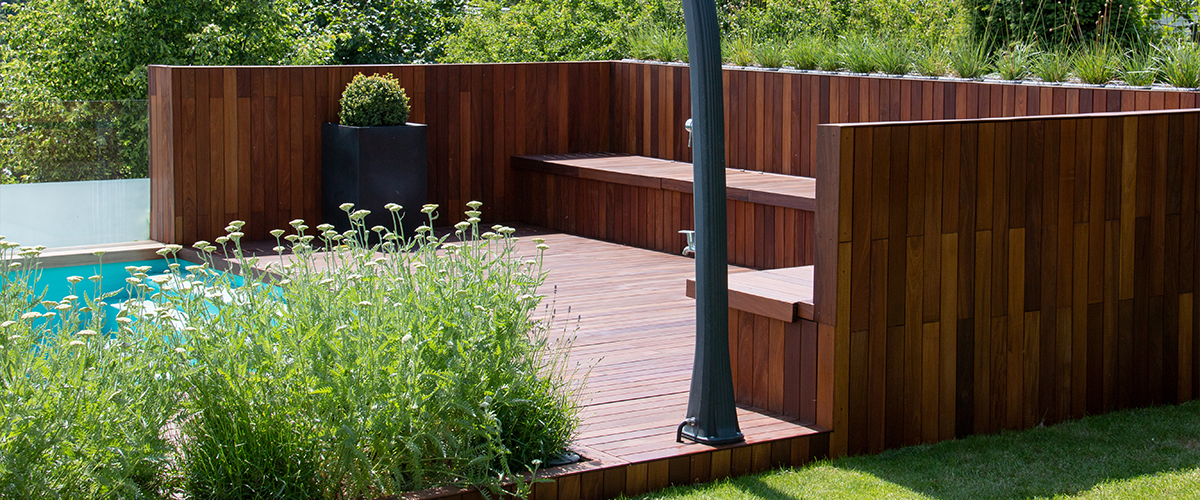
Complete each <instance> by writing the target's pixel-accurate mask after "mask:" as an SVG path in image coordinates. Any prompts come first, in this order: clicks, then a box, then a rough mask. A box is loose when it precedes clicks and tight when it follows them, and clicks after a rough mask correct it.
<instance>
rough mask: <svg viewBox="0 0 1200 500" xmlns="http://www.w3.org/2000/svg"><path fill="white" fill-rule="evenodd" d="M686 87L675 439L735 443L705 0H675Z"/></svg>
mask: <svg viewBox="0 0 1200 500" xmlns="http://www.w3.org/2000/svg"><path fill="white" fill-rule="evenodd" d="M683 19H684V22H685V23H686V24H687V39H688V60H689V61H690V62H689V63H688V67H689V69H690V73H691V88H692V118H693V119H692V135H693V139H694V140H693V142H692V144H693V146H692V168H693V179H694V181H695V182H694V184H693V197H694V200H695V212H696V359H695V362H694V363H693V365H692V387H691V393H690V395H689V396H688V409H687V420H685V421H684V423H683V424H682V425H681V434H682V436H683V437H686V438H688V439H691V440H693V441H696V442H699V443H704V444H712V445H716V444H724V443H734V442H738V441H741V440H743V439H744V438H743V436H742V431H741V429H739V428H738V422H737V411H736V408H735V407H734V401H733V373H732V371H731V370H730V367H729V332H728V329H729V276H728V269H729V268H728V256H727V254H726V247H725V245H726V243H725V239H726V232H725V100H724V99H725V98H724V91H723V89H722V84H721V28H720V25H718V24H717V6H716V4H715V3H714V2H713V0H683Z"/></svg>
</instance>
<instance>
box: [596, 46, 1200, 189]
mask: <svg viewBox="0 0 1200 500" xmlns="http://www.w3.org/2000/svg"><path fill="white" fill-rule="evenodd" d="M723 75H724V85H725V134H726V140H725V157H726V164H727V166H728V167H730V168H741V169H746V170H756V171H763V172H775V173H782V174H790V175H802V176H806V177H816V176H817V172H816V171H815V161H816V148H815V147H814V144H816V140H817V128H818V126H819V125H820V124H827V123H867V122H884V121H913V120H951V119H971V118H997V117H1016V116H1039V115H1061V114H1076V113H1100V112H1118V111H1145V110H1162V109H1187V108H1196V107H1197V106H1200V103H1197V100H1196V96H1197V94H1196V93H1195V92H1190V91H1172V90H1161V89H1158V90H1142V89H1112V88H1101V87H1095V88H1085V87H1075V86H1053V85H1021V84H1014V83H996V82H982V81H980V82H975V81H953V80H933V79H919V78H897V77H885V76H861V75H830V74H819V73H800V72H790V71H775V70H759V69H731V68H730V69H725V71H724V73H723ZM688 78H689V77H688V68H687V66H686V65H682V64H662V63H643V62H615V63H613V70H612V79H613V83H612V92H613V93H612V100H613V119H612V127H613V132H612V143H613V145H612V148H611V149H612V151H616V152H622V153H630V154H638V155H642V156H652V157H655V158H663V159H668V160H676V161H687V162H690V161H691V149H689V148H688V147H687V141H688V137H687V132H685V131H684V129H683V122H684V120H686V119H687V118H688V117H690V116H691V111H690V109H691V95H690V91H689V88H690V86H689V84H688Z"/></svg>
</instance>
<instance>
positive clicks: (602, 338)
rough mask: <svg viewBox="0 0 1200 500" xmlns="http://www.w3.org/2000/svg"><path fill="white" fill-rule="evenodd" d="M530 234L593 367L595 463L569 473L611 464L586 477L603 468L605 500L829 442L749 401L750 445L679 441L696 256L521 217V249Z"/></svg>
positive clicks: (741, 415) (743, 468)
mask: <svg viewBox="0 0 1200 500" xmlns="http://www.w3.org/2000/svg"><path fill="white" fill-rule="evenodd" d="M535 234H536V235H537V236H540V237H542V238H545V239H546V243H547V244H548V245H550V250H548V251H547V252H546V255H545V268H546V269H547V270H548V271H549V275H548V277H547V279H546V282H545V284H544V285H543V290H544V291H545V292H546V293H547V294H552V296H551V297H549V298H552V299H553V300H554V303H555V304H556V308H557V310H558V315H559V317H560V318H564V317H566V316H567V313H566V309H567V307H568V306H569V308H570V313H569V317H570V319H571V320H572V325H574V324H576V320H577V324H578V330H577V331H576V332H575V334H576V340H575V347H574V349H573V351H572V358H573V361H575V362H578V363H581V364H583V365H584V366H592V369H591V372H590V377H589V379H588V383H587V386H586V388H585V396H584V401H583V403H584V408H583V412H582V420H583V424H582V426H581V428H580V434H579V437H578V440H577V445H576V448H577V451H578V452H579V453H580V454H582V455H583V456H585V457H587V458H588V459H590V460H591V461H590V462H587V463H584V464H579V465H576V466H573V467H568V468H565V469H564V472H566V471H571V470H579V471H589V470H590V471H597V470H606V471H609V472H608V473H607V474H605V475H603V476H599V475H596V476H594V477H592V479H591V481H593V482H594V481H599V480H601V479H600V477H603V482H604V483H605V485H604V486H603V487H602V490H603V491H606V492H608V493H606V494H603V495H599V497H605V498H607V497H610V496H613V495H612V493H615V492H617V491H618V490H619V491H620V492H623V493H625V494H638V493H640V492H644V491H648V490H653V489H656V488H658V487H665V486H666V485H668V484H682V483H690V482H694V481H705V480H711V479H716V478H720V477H726V476H729V475H737V474H739V473H746V472H751V471H754V470H761V469H764V468H767V467H770V466H772V465H784V464H790V463H803V462H805V461H807V460H809V458H810V457H811V456H813V455H820V454H823V453H824V451H823V449H824V444H823V443H817V444H814V445H812V446H810V443H809V442H808V438H813V437H825V436H826V435H825V434H824V429H821V428H819V427H816V426H813V425H805V424H803V423H801V422H798V421H796V420H794V419H789V418H787V417H784V416H782V415H778V414H773V413H769V412H766V411H760V410H756V409H753V408H749V407H739V409H738V420H739V423H740V425H741V429H742V432H743V433H744V434H745V436H746V445H742V446H734V447H724V448H723V449H721V450H719V451H718V452H717V453H711V452H713V451H714V450H718V449H717V448H713V447H709V446H704V445H700V444H694V443H687V442H685V443H683V444H680V443H676V442H675V430H676V427H677V426H678V425H679V423H680V421H682V420H683V418H684V415H685V413H686V409H687V399H688V389H689V385H690V380H691V371H692V358H693V354H694V351H693V348H694V345H695V302H694V301H693V300H692V299H690V298H688V297H687V296H686V295H685V293H684V292H685V284H686V280H687V279H688V278H690V277H693V276H694V265H695V262H694V261H693V260H692V259H690V258H686V257H681V256H676V255H671V254H667V253H661V252H654V251H649V250H643V249H638V248H634V247H628V246H622V245H618V244H614V243H607V242H603V241H597V240H591V239H587V238H581V237H577V236H571V235H567V234H562V233H555V232H550V231H547V230H542V229H539V228H534V227H527V226H525V227H521V226H519V227H518V232H517V235H518V236H519V237H521V238H522V241H521V242H520V243H519V244H520V245H521V248H522V250H523V251H528V252H532V242H531V241H530V240H531V237H532V236H534V235H535ZM730 271H731V272H732V273H741V272H745V271H750V270H748V269H744V268H737V267H731V268H730ZM549 298H548V300H549ZM793 443H794V444H795V446H780V444H787V445H791V444H793ZM773 444H774V446H772V445H773ZM622 477H623V478H624V479H621V478H622ZM622 480H623V481H624V482H625V483H627V484H624V485H623V486H622V487H620V488H618V487H617V486H616V485H615V484H613V483H614V482H620V481H622ZM583 481H584V483H583V484H581V485H580V488H581V493H580V496H581V497H585V498H586V497H589V496H592V497H594V498H599V497H596V496H593V495H588V494H586V493H583V490H586V489H587V482H588V477H587V475H586V474H585V475H584V476H583ZM559 483H562V479H560V480H559ZM567 484H568V485H569V484H570V483H569V481H568V483H567ZM559 487H560V488H561V487H563V486H562V484H560V485H559ZM567 487H568V488H570V486H567ZM597 487H599V486H597ZM559 497H560V498H568V497H570V496H567V497H563V496H561V495H560V496H559Z"/></svg>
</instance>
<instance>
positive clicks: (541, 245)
mask: <svg viewBox="0 0 1200 500" xmlns="http://www.w3.org/2000/svg"><path fill="white" fill-rule="evenodd" d="M537 249H538V250H542V251H545V250H549V249H550V245H547V244H545V243H542V244H540V245H538V246H537Z"/></svg>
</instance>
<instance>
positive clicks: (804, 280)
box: [687, 266, 813, 323]
mask: <svg viewBox="0 0 1200 500" xmlns="http://www.w3.org/2000/svg"><path fill="white" fill-rule="evenodd" d="M687 296H688V297H692V298H695V297H696V280H695V279H694V278H688V280H687ZM729 308H730V309H737V310H739V311H746V312H749V313H754V314H758V315H760V316H766V317H768V318H774V319H778V320H780V321H784V322H787V323H792V322H795V321H799V320H801V319H806V320H810V321H812V320H813V266H799V267H788V268H784V269H769V270H766V271H751V272H745V273H735V274H730V275H729Z"/></svg>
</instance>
